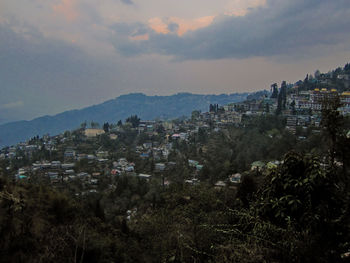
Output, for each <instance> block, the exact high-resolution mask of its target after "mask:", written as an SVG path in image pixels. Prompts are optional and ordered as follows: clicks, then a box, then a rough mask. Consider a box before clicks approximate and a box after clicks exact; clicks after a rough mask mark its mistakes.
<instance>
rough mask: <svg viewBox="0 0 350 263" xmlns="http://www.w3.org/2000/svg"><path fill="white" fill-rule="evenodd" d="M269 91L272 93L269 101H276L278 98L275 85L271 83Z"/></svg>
mask: <svg viewBox="0 0 350 263" xmlns="http://www.w3.org/2000/svg"><path fill="white" fill-rule="evenodd" d="M271 91H272V94H271V99H277V97H278V88H277V83H273V84H272V85H271Z"/></svg>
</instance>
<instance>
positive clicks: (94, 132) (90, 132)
mask: <svg viewBox="0 0 350 263" xmlns="http://www.w3.org/2000/svg"><path fill="white" fill-rule="evenodd" d="M104 133H105V131H104V130H102V129H86V130H85V131H84V134H85V136H86V137H88V138H92V137H96V136H98V135H101V134H104Z"/></svg>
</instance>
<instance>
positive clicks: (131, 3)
mask: <svg viewBox="0 0 350 263" xmlns="http://www.w3.org/2000/svg"><path fill="white" fill-rule="evenodd" d="M120 1H121V2H122V3H123V4H126V5H133V4H134V2H133V1H132V0H120Z"/></svg>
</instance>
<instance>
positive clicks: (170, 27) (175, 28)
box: [168, 23, 179, 33]
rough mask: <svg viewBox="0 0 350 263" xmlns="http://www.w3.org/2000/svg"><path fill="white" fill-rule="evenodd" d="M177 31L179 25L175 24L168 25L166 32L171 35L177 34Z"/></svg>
mask: <svg viewBox="0 0 350 263" xmlns="http://www.w3.org/2000/svg"><path fill="white" fill-rule="evenodd" d="M178 29H179V25H178V24H176V23H170V24H169V25H168V30H169V31H170V32H172V33H174V32H177V30H178Z"/></svg>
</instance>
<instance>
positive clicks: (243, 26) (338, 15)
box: [115, 0, 350, 60]
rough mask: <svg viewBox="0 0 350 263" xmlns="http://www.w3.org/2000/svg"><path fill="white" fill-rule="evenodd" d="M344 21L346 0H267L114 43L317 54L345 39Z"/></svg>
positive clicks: (145, 49) (192, 51) (206, 52)
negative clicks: (194, 24) (202, 23)
mask: <svg viewBox="0 0 350 263" xmlns="http://www.w3.org/2000/svg"><path fill="white" fill-rule="evenodd" d="M349 25H350V5H349V2H348V0H334V1H329V0H309V1H304V0H293V1H280V0H268V1H267V5H266V6H264V7H259V8H256V9H254V10H251V11H250V12H249V13H248V14H247V15H246V16H243V17H235V16H222V17H217V18H216V19H215V20H214V22H213V23H212V24H211V25H210V26H208V27H206V28H202V29H199V30H196V31H193V32H187V33H186V34H184V35H183V36H181V37H180V36H177V35H174V34H157V33H155V32H152V33H150V37H149V40H147V41H141V42H140V43H136V42H128V43H125V42H122V43H115V46H116V48H117V49H119V50H120V52H121V53H123V54H125V55H132V54H133V53H134V54H140V53H157V54H165V55H170V56H173V57H175V58H177V59H180V60H181V59H221V58H248V57H260V56H262V57H270V56H282V55H283V56H285V55H288V56H295V55H296V54H298V55H300V54H302V55H303V56H307V55H308V54H313V55H315V54H318V55H319V54H321V53H322V52H325V50H326V48H329V47H333V46H335V45H338V44H341V43H344V44H346V43H348V42H349V40H350V29H349ZM170 29H174V26H173V25H169V30H170ZM170 31H171V30H170ZM345 46H346V45H345Z"/></svg>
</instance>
